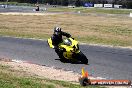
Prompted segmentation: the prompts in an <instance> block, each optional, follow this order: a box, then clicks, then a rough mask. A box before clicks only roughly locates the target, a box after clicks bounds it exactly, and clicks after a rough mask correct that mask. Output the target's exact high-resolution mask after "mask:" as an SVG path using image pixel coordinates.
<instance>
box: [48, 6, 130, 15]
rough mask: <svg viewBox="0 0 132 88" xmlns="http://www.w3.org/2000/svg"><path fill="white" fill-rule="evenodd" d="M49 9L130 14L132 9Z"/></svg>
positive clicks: (55, 9) (53, 9) (51, 9)
mask: <svg viewBox="0 0 132 88" xmlns="http://www.w3.org/2000/svg"><path fill="white" fill-rule="evenodd" d="M48 11H55V12H78V11H81V12H83V13H107V14H129V13H130V12H132V10H126V9H125V10H123V9H102V8H83V7H76V8H49V9H48Z"/></svg>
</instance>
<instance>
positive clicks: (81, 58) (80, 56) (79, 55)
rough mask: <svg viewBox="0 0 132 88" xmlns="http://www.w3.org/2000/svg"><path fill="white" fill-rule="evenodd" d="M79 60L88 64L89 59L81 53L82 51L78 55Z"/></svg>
mask: <svg viewBox="0 0 132 88" xmlns="http://www.w3.org/2000/svg"><path fill="white" fill-rule="evenodd" d="M77 59H78V60H79V61H81V62H82V63H84V64H88V59H87V57H86V56H85V55H84V54H83V53H82V52H81V51H80V53H78V54H77Z"/></svg>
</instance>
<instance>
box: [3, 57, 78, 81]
mask: <svg viewBox="0 0 132 88" xmlns="http://www.w3.org/2000/svg"><path fill="white" fill-rule="evenodd" d="M0 65H5V66H9V67H10V69H12V70H14V71H17V72H18V73H19V72H25V73H27V76H29V75H30V76H37V77H41V78H48V79H53V80H63V81H69V82H76V83H77V82H78V78H79V76H80V74H77V73H73V72H72V71H64V70H62V69H56V68H54V67H47V66H40V65H37V64H31V63H27V62H23V61H13V62H12V61H11V60H10V59H3V58H1V59H0ZM18 75H19V74H18ZM24 75H25V74H24Z"/></svg>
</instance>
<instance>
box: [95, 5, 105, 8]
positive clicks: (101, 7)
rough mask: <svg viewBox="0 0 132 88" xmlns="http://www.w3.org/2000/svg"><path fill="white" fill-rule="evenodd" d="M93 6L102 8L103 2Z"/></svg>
mask: <svg viewBox="0 0 132 88" xmlns="http://www.w3.org/2000/svg"><path fill="white" fill-rule="evenodd" d="M94 7H99V8H102V7H103V4H94Z"/></svg>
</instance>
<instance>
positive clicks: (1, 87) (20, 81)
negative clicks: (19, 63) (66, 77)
mask: <svg viewBox="0 0 132 88" xmlns="http://www.w3.org/2000/svg"><path fill="white" fill-rule="evenodd" d="M18 72H19V71H17V70H12V69H11V68H10V66H6V65H0V88H83V87H81V86H80V85H77V84H72V83H69V82H65V81H58V80H50V79H47V78H44V79H42V78H38V77H33V76H26V74H24V75H20V74H18ZM21 74H22V72H21ZM86 88H87V87H86ZM88 88H103V87H99V86H89V87H88Z"/></svg>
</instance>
